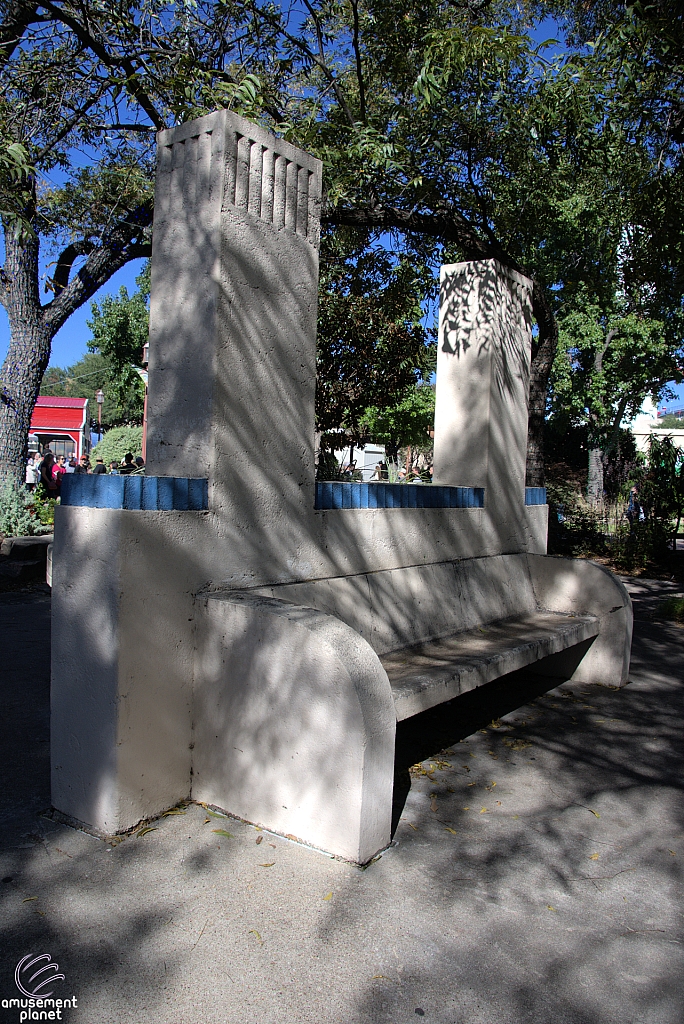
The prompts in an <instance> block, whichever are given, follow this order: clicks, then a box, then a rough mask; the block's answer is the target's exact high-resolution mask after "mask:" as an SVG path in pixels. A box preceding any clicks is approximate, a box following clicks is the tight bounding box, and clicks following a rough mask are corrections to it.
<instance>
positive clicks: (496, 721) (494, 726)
mask: <svg viewBox="0 0 684 1024" xmlns="http://www.w3.org/2000/svg"><path fill="white" fill-rule="evenodd" d="M489 724H490V726H491V727H492V729H500V728H501V719H500V718H495V719H493V720H492V721H491V722H490V723H489Z"/></svg>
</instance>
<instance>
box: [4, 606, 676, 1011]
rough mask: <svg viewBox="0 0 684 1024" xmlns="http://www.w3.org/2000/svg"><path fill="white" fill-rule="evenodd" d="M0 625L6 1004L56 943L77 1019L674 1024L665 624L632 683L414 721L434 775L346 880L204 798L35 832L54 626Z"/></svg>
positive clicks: (408, 742)
mask: <svg viewBox="0 0 684 1024" xmlns="http://www.w3.org/2000/svg"><path fill="white" fill-rule="evenodd" d="M18 607H20V606H18ZM27 621H31V622H32V626H33V628H30V629H26V628H24V627H23V626H22V628H21V630H20V631H17V632H15V630H16V629H17V626H18V625H21V624H23V623H25V622H27ZM2 625H3V634H2V642H3V649H4V650H6V649H7V648H8V647H10V648H12V649H13V650H14V652H15V654H16V658H15V662H14V664H15V668H14V670H13V672H14V674H13V675H10V674H9V672H7V673H5V675H4V676H3V680H2V681H3V685H4V686H5V688H6V689H5V690H4V691H3V694H2V701H3V706H5V707H6V706H7V704H9V705H10V707H9V709H8V714H7V717H6V724H7V732H6V734H5V736H6V741H7V745H6V746H5V748H4V753H5V756H6V757H9V759H10V766H11V768H12V772H13V774H12V776H11V777H10V779H9V781H11V782H12V784H13V785H17V784H18V780H21V778H22V777H25V779H26V784H25V786H24V788H23V790H21V791H20V792H18V793H16V794H14V795H15V796H16V797H17V799H16V800H15V801H14V802H13V806H12V807H9V808H8V810H7V812H6V814H5V816H4V817H3V824H4V829H3V848H2V850H1V851H0V857H1V858H2V865H3V866H2V873H3V876H5V877H7V876H11V877H12V881H11V882H9V883H3V884H2V889H1V890H0V898H2V899H3V914H2V925H1V926H0V948H1V950H2V958H1V959H2V964H3V966H2V979H1V983H0V987H2V991H3V994H5V993H8V994H11V992H12V986H13V979H12V971H13V968H14V964H15V963H16V962H17V960H18V959H19V958H20V957H21V956H24V955H25V954H27V953H29V952H32V951H33V952H42V951H43V950H45V951H49V952H50V953H51V954H52V956H53V958H54V959H55V960H56V961H57V962H59V963H60V966H61V967H63V968H64V970H65V973H66V975H67V984H68V986H69V994H71V993H72V992H73V993H74V994H76V995H77V996H78V997H79V1003H80V1006H81V1007H82V1009H81V1010H79V1012H78V1013H75V1014H73V1015H72V1017H71V1018H70V1019H73V1020H75V1021H84V1022H88V1024H91V1022H92V1021H99V1020H103V1021H104V1020H111V1019H117V1020H118V1021H120V1022H122V1024H125V1022H129V1021H130V1022H131V1024H137V1022H138V1021H139V1020H140V1019H141V1015H143V1014H144V1019H146V1020H150V1021H159V1022H160V1024H181V1022H182V1024H194V1022H195V1021H197V1022H198V1024H199V1021H201V1022H202V1024H207V1022H208V1024H214V1022H216V1024H218V1022H225V1021H236V1022H237V1021H243V1020H244V1019H245V1016H246V1015H250V1014H253V1015H254V1016H255V1017H257V1016H258V1018H259V1019H260V1020H263V1021H265V1022H267V1024H276V1022H286V1024H290V1022H291V1024H299V1022H300V1021H308V1020H311V1021H315V1020H323V1019H325V1020H329V1021H331V1022H334V1024H358V1022H366V1021H368V1022H373V1024H376V1022H383V1024H384V1022H388V1024H389V1022H392V1024H394V1022H395V1021H397V1020H404V1019H407V1020H412V1019H414V1018H415V1016H416V1015H415V1009H416V1008H419V1009H423V1010H424V1013H425V1018H426V1019H428V1020H433V1021H439V1022H440V1024H442V1022H443V1024H453V1022H458V1024H472V1021H481V1022H485V1024H495V1022H496V1024H500V1022H502V1021H503V1022H511V1024H514V1022H515V1024H519V1022H521V1021H523V1022H525V1024H533V1022H534V1024H537V1022H538V1024H547V1022H548V1021H549V1020H554V1021H556V1020H557V1021H560V1022H562V1024H565V1022H572V1024H587V1022H589V1024H622V1022H624V1021H625V1020H651V1019H652V1020H654V1021H655V1020H657V1021H658V1022H661V1021H662V1022H665V1024H675V1022H679V1021H680V1019H681V1014H680V1008H681V996H682V991H681V978H682V977H683V976H684V972H682V969H681V968H682V963H681V939H682V936H681V933H680V930H679V929H680V926H681V922H680V920H679V916H678V907H679V905H680V902H681V866H680V861H681V855H682V852H683V851H684V845H683V844H684V822H683V821H682V816H683V813H684V812H683V809H682V808H683V805H682V801H681V785H682V783H681V780H682V777H683V772H682V769H683V768H684V765H683V763H682V762H683V760H684V755H683V753H682V747H681V721H682V711H683V710H684V709H683V707H682V704H683V703H684V699H683V689H682V647H681V633H682V631H681V630H680V629H678V628H677V627H674V626H673V627H662V626H660V625H656V624H650V623H639V625H638V630H637V636H636V639H635V649H634V665H635V666H636V667H635V671H634V673H633V679H634V681H633V682H631V683H630V684H629V685H628V686H627V687H626V688H625V689H623V690H621V691H614V690H611V689H608V688H603V687H598V686H591V687H586V686H579V685H574V686H571V685H567V684H566V685H564V686H562V687H561V688H560V689H559V690H558V691H554V692H553V693H552V694H551V695H548V696H542V697H537V698H535V697H534V695H535V693H537V692H538V689H539V686H540V683H539V680H538V679H537V680H532V679H529V678H528V679H527V680H526V679H525V677H524V674H522V673H520V674H518V675H517V676H516V677H515V678H514V677H509V678H508V680H507V681H499V682H498V683H497V684H494V685H491V686H488V687H485V688H483V691H482V692H481V693H479V694H477V693H474V694H469V695H466V697H465V698H461V699H459V701H453V702H452V703H451V704H450V705H449V706H448V707H447V708H440V709H437V710H436V711H435V712H433V713H429V714H428V715H424V716H421V717H420V720H414V722H413V723H411V722H409V723H406V725H407V726H409V725H412V726H414V727H415V729H414V734H413V735H411V734H410V730H409V729H407V730H406V733H404V732H402V730H401V729H400V731H399V740H398V760H399V761H401V759H402V757H403V763H404V764H408V763H409V762H413V759H414V758H415V760H416V761H418V759H420V758H425V757H427V758H428V759H427V760H424V761H423V770H424V771H426V772H428V773H429V774H426V775H420V774H414V776H413V777H412V781H413V787H412V791H411V794H410V795H409V799H408V802H407V803H406V807H405V811H404V815H403V817H402V820H401V822H400V824H399V828H398V830H397V833H396V842H397V845H396V846H393V847H392V848H391V849H390V850H389V851H388V852H387V853H386V854H385V855H384V856H383V857H382V858H381V859H380V860H379V861H378V862H376V863H374V864H372V865H371V866H370V867H369V868H368V869H366V870H365V871H359V870H358V869H355V868H352V867H349V866H346V865H342V864H339V863H336V862H334V861H331V860H329V859H326V858H323V857H321V856H320V855H318V854H315V853H314V852H312V851H308V850H306V848H304V847H300V846H296V845H294V844H289V843H286V842H285V841H283V840H281V839H277V838H276V837H272V836H269V835H268V834H266V833H258V832H256V831H255V830H254V829H251V828H249V827H248V826H245V825H243V824H242V823H240V822H236V821H233V820H230V819H217V818H213V817H212V818H211V819H210V820H209V822H208V823H207V824H204V820H205V814H204V809H203V808H198V807H192V806H191V807H189V808H187V809H186V814H185V815H184V816H171V817H169V818H166V819H162V820H157V821H153V822H151V825H152V826H153V827H155V828H156V831H155V832H152V833H149V834H148V835H146V836H144V837H142V838H139V839H138V838H135V837H134V838H130V839H126V840H125V841H124V842H122V843H121V844H120V845H119V846H117V847H116V848H115V849H111V847H110V846H108V845H107V844H105V843H102V842H100V841H98V840H96V839H93V838H91V837H89V836H85V835H83V834H80V833H77V832H73V831H71V830H69V829H64V828H61V827H59V826H57V825H56V824H55V823H54V822H51V821H47V820H46V819H44V818H41V817H40V816H39V815H37V814H36V810H37V809H38V808H39V807H40V806H42V802H43V801H44V800H45V798H46V795H47V792H48V777H47V764H46V759H45V758H44V757H43V758H42V761H41V760H40V758H39V759H38V760H37V761H36V750H40V746H38V747H36V741H40V739H41V738H42V737H41V735H40V732H39V733H38V735H36V736H35V737H34V736H32V727H31V721H32V720H34V721H35V720H37V721H38V722H39V723H40V722H43V723H44V722H45V721H46V712H47V698H48V687H47V661H46V657H45V646H44V644H45V638H46V631H47V625H48V623H47V620H46V619H45V617H44V616H43V617H42V618H41V617H39V616H38V615H37V613H36V609H35V607H34V608H33V609H32V608H31V606H30V605H29V606H28V607H24V608H21V611H20V612H17V613H16V614H14V615H13V617H12V616H10V617H9V618H3V623H2ZM7 629H9V630H10V631H11V632H10V637H11V642H10V644H6V642H5V638H6V636H7V633H6V630H7ZM22 634H23V635H22ZM27 646H28V647H29V648H30V651H29V653H28V655H26V653H25V652H26V649H27ZM41 651H42V654H40V653H33V652H41ZM23 666H25V670H24V668H23ZM541 685H543V684H541ZM20 686H21V687H23V691H22V692H23V696H24V697H25V698H26V699H25V700H23V701H22V702H19V701H16V700H15V697H16V695H17V691H18V688H19V687H20ZM497 691H498V692H497ZM561 694H564V696H561ZM8 695H9V698H10V700H9V701H7V696H8ZM518 702H527V703H526V704H524V705H523V707H521V708H520V710H519V711H517V712H516V713H514V714H509V715H508V718H507V719H506V718H503V719H502V722H501V725H500V727H499V728H492V727H491V725H489V727H488V728H486V727H487V725H488V723H490V722H491V718H494V717H495V716H504V712H508V711H509V710H510V709H511V707H512V706H514V705H515V706H517V705H518ZM554 705H556V706H554ZM440 712H444V714H445V718H444V721H443V722H442V721H440V718H439V714H440ZM490 715H491V718H490V717H489V716H490ZM573 719H574V721H573ZM612 719H617V721H612ZM523 722H526V723H527V724H526V725H523ZM21 723H24V724H21ZM497 724H498V723H497ZM478 728H482V729H485V728H486V732H484V733H480V732H477V731H476V730H477V729H478ZM460 740H463V741H464V742H459V741H460ZM506 740H509V741H510V743H506V742H505V741H506ZM526 743H529V744H531V745H530V746H525V745H524V744H526ZM510 744H513V746H512V745H510ZM515 744H517V745H518V746H519V747H520V749H517V750H516V749H515V746H514V745H515ZM452 749H453V750H454V754H455V756H454V755H452V754H450V753H449V751H450V750H452ZM488 751H492V754H489V753H488ZM471 754H472V755H474V756H472V757H471ZM506 758H508V761H507V760H506ZM34 762H35V763H36V764H37V765H38V766H39V770H38V771H37V772H35V774H34V775H33V777H31V774H30V771H29V769H30V766H31V765H32V764H34ZM447 765H450V767H448V766H447ZM464 766H465V767H464ZM467 769H469V770H467ZM493 781H496V782H497V785H496V787H493V786H492V782H493ZM472 783H475V784H474V785H471V784H472ZM450 790H453V791H454V792H450ZM433 794H436V796H434V797H433ZM5 796H7V794H5ZM433 800H434V801H435V803H436V810H432V809H431V806H432V802H433ZM497 800H501V804H502V807H501V808H497V805H496V801H497ZM28 801H30V806H29V808H28V810H27V808H26V806H25V803H26V802H28ZM464 806H470V810H469V811H465V810H464V809H463V808H464ZM481 806H486V807H487V813H486V814H481V813H480V808H481ZM594 812H595V813H594ZM596 814H598V815H600V817H596ZM409 823H411V824H409ZM412 826H413V827H412ZM215 828H218V829H224V830H225V831H228V832H229V833H231V835H232V836H233V837H234V838H233V839H230V838H228V837H224V836H221V835H219V834H217V833H214V832H213V829H215ZM447 828H449V829H452V830H453V832H449V831H447ZM453 833H456V834H453ZM261 836H263V838H262V841H261V843H260V845H256V843H255V838H260V837H261ZM271 842H273V844H274V845H273V846H271V845H269V844H270V843H271ZM670 848H671V849H672V850H673V851H674V852H675V854H676V856H674V857H673V856H672V855H671V854H670V853H669V849H670ZM595 853H598V854H599V857H598V858H597V859H596V860H593V859H592V857H593V855H594V854H595ZM262 862H263V863H270V862H276V863H275V864H274V866H273V867H266V868H263V867H261V866H260V865H261V863H262ZM276 872H278V874H276ZM331 894H332V898H331V899H329V900H328V901H327V902H326V900H327V898H328V896H330V895H331ZM32 897H38V899H37V900H35V901H33V902H28V903H23V902H22V900H25V899H30V898H32ZM550 908H553V909H550ZM611 915H612V916H611ZM254 933H257V934H254ZM257 935H258V937H257ZM64 994H66V992H65V993H64Z"/></svg>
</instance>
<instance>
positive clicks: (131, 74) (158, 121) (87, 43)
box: [41, 0, 166, 130]
mask: <svg viewBox="0 0 684 1024" xmlns="http://www.w3.org/2000/svg"><path fill="white" fill-rule="evenodd" d="M41 6H42V7H44V8H45V10H46V11H49V12H50V14H51V15H52V16H53V18H55V20H56V21H61V22H62V23H63V24H64V25H66V27H67V28H70V29H71V31H72V32H73V33H74V35H75V36H76V38H77V39H78V41H79V42H80V43H81V45H82V46H83V47H84V48H85V49H87V50H91V51H92V52H93V53H94V55H95V56H96V57H99V59H100V60H101V61H102V63H103V64H104V66H105V67H107V68H109V69H110V70H111V69H113V68H121V69H122V70H123V71H124V72H125V74H126V85H127V87H128V89H129V91H130V93H131V95H132V96H133V97H134V99H136V100H137V101H138V103H139V104H140V106H141V107H142V109H143V110H144V111H145V113H146V114H147V116H148V117H149V119H150V121H151V122H152V124H153V125H155V127H156V128H157V129H158V130H161V129H162V128H165V127H166V125H165V123H164V120H163V119H162V118H161V117H160V116H159V114H158V113H157V111H156V108H155V106H154V104H153V103H152V101H151V99H150V97H149V96H148V95H147V93H146V92H145V90H144V89H142V88H141V87H140V86H139V85H138V83H137V82H136V77H135V76H136V71H135V67H134V65H133V62H132V61H131V60H128V59H123V60H122V59H117V58H114V57H113V56H112V55H111V54H110V53H109V51H108V50H107V47H106V46H104V45H103V44H102V43H101V42H100V41H99V40H97V39H95V37H94V36H93V35H92V33H90V32H89V31H88V30H87V29H86V28H85V27H84V26H83V25H81V23H80V22H79V21H77V19H76V18H72V17H71V15H70V14H67V13H66V12H65V11H63V10H62V8H61V7H56V6H55V5H54V4H53V3H51V2H50V0H41Z"/></svg>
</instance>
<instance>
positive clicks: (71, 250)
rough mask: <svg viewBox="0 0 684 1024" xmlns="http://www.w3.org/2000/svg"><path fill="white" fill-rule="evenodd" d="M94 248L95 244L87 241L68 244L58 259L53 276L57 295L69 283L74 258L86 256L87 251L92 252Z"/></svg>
mask: <svg viewBox="0 0 684 1024" xmlns="http://www.w3.org/2000/svg"><path fill="white" fill-rule="evenodd" d="M92 250H93V245H92V244H87V243H85V242H81V243H79V244H74V245H67V247H66V249H65V250H64V252H63V253H62V254H61V256H60V257H59V259H58V260H57V269H56V270H55V272H54V274H53V276H52V284H53V287H54V292H55V295H59V293H60V292H62V291H64V289H65V288H66V287H67V285H68V284H69V274H70V273H71V268H72V267H73V265H74V260H76V259H77V258H78V257H79V256H84V255H85V254H86V253H90V252H92Z"/></svg>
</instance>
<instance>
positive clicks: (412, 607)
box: [256, 555, 537, 655]
mask: <svg viewBox="0 0 684 1024" xmlns="http://www.w3.org/2000/svg"><path fill="white" fill-rule="evenodd" d="M256 593H257V594H264V595H267V596H269V597H275V598H278V599H280V600H282V601H291V602H292V603H293V604H297V605H304V606H307V607H311V608H317V609H318V610H319V611H323V612H327V613H328V614H330V615H335V616H336V617H337V618H339V619H341V620H342V621H343V622H346V623H347V625H349V626H351V627H352V629H354V630H356V632H358V633H359V634H360V635H361V636H362V637H363V638H364V640H366V641H367V642H368V643H369V644H370V645H371V647H372V648H373V650H374V651H375V652H376V653H377V654H379V655H382V654H386V653H388V652H389V651H394V650H397V649H399V648H401V647H406V646H409V645H411V644H417V643H421V642H423V641H426V640H432V639H436V638H438V637H442V636H448V635H449V634H451V633H455V632H459V631H460V630H463V629H473V628H475V627H476V626H479V625H485V624H486V623H488V622H494V621H496V620H497V619H504V618H507V617H508V616H511V615H520V614H523V613H524V612H526V611H530V612H531V611H535V610H536V609H537V603H536V600H535V597H534V592H533V588H532V581H531V579H530V574H529V569H528V563H527V559H526V556H525V555H495V556H492V557H489V558H469V559H464V560H459V561H454V562H437V563H433V564H430V565H413V566H408V567H406V568H403V569H388V570H385V571H383V572H372V573H363V574H361V575H357V576H339V577H334V578H331V579H325V580H311V581H308V582H303V583H284V584H280V585H277V586H273V587H262V588H259V589H258V590H257V591H256Z"/></svg>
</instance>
